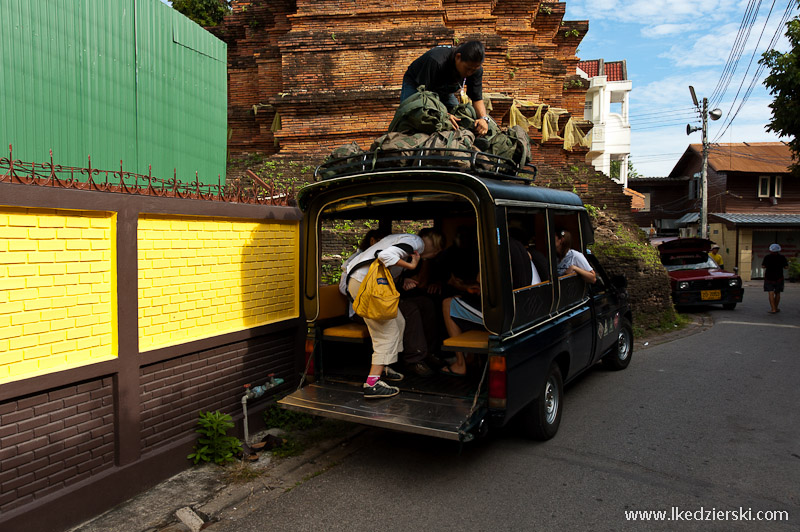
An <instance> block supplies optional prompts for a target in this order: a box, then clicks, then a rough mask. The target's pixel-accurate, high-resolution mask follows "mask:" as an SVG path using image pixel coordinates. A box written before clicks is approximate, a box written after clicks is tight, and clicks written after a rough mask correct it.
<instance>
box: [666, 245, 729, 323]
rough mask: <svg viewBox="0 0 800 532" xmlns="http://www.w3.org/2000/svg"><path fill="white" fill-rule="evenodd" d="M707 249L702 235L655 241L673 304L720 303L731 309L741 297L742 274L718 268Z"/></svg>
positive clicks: (708, 246) (681, 305)
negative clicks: (660, 241)
mask: <svg viewBox="0 0 800 532" xmlns="http://www.w3.org/2000/svg"><path fill="white" fill-rule="evenodd" d="M710 249H711V241H710V240H707V239H705V238H675V239H671V240H665V241H663V242H662V243H661V244H660V245H658V252H659V253H660V254H661V263H662V264H664V267H665V268H666V269H667V271H668V272H669V279H670V285H671V286H672V302H673V303H675V306H677V307H684V306H690V305H709V304H722V307H723V308H725V309H727V310H733V309H734V308H736V303H740V302H741V301H742V296H743V295H744V288H742V278H741V277H739V276H738V275H736V274H735V273H731V272H726V271H725V270H723V269H721V268H720V267H719V266H718V265H717V263H716V262H714V259H712V258H711V257H709V256H708V251H709V250H710Z"/></svg>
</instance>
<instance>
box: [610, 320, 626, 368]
mask: <svg viewBox="0 0 800 532" xmlns="http://www.w3.org/2000/svg"><path fill="white" fill-rule="evenodd" d="M632 356H633V327H631V322H629V321H628V320H622V327H621V328H620V330H619V338H618V339H617V348H616V349H615V350H614V351H612V352H611V353H609V354H607V355H606V356H604V357H603V365H605V367H607V368H608V369H610V370H613V371H619V370H621V369H625V368H627V367H628V364H630V363H631V357H632Z"/></svg>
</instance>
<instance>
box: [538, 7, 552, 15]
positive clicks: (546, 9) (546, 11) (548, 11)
mask: <svg viewBox="0 0 800 532" xmlns="http://www.w3.org/2000/svg"><path fill="white" fill-rule="evenodd" d="M539 13H542V14H544V15H552V14H553V8H552V7H550V6H546V5H542V6H541V7H540V8H539Z"/></svg>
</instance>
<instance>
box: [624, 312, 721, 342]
mask: <svg viewBox="0 0 800 532" xmlns="http://www.w3.org/2000/svg"><path fill="white" fill-rule="evenodd" d="M713 326H714V318H712V317H711V314H708V313H706V312H703V313H698V314H693V315H692V322H691V323H689V324H687V325H686V326H685V327H683V328H682V329H678V330H676V331H670V332H666V333H659V334H654V335H648V336H645V337H644V338H641V339H637V340H634V342H633V346H634V349H636V350H637V351H641V350H646V349H648V348H650V347H655V346H657V345H662V344H666V343H669V342H674V341H675V340H680V339H681V338H686V337H688V336H694V335H695V334H699V333H701V332H703V331H707V330H708V329H710V328H711V327H713Z"/></svg>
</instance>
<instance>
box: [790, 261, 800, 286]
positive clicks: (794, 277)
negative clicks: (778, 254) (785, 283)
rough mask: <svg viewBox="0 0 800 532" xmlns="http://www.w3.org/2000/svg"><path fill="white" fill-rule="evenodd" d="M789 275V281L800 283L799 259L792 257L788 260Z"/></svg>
mask: <svg viewBox="0 0 800 532" xmlns="http://www.w3.org/2000/svg"><path fill="white" fill-rule="evenodd" d="M788 273H789V275H788V276H787V277H788V278H789V280H790V281H800V259H798V258H797V257H792V258H791V259H789V272H788Z"/></svg>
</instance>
